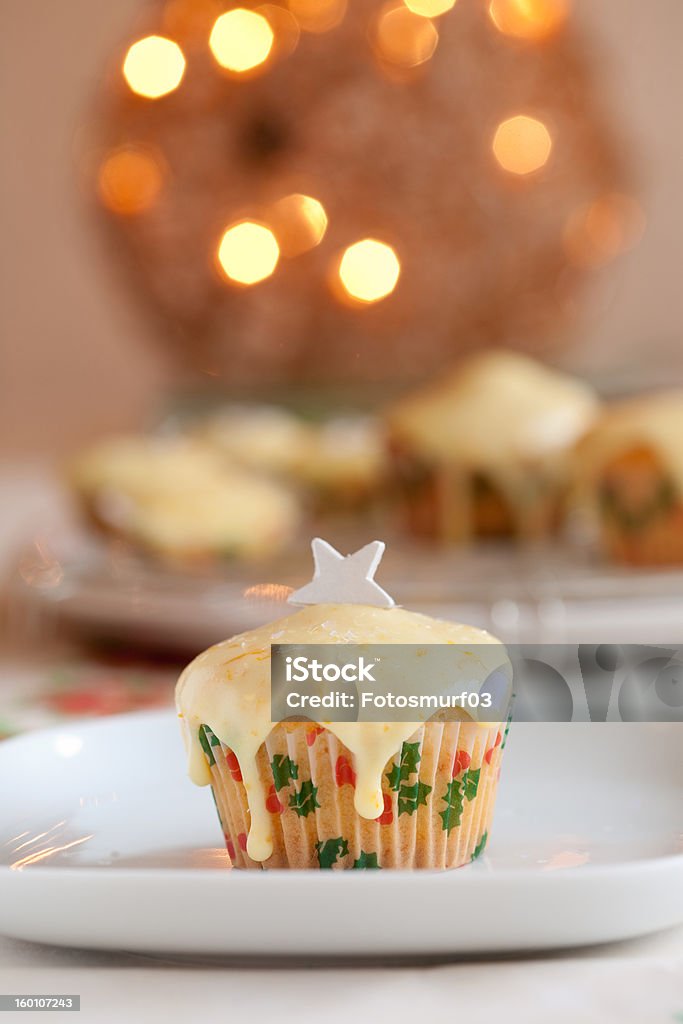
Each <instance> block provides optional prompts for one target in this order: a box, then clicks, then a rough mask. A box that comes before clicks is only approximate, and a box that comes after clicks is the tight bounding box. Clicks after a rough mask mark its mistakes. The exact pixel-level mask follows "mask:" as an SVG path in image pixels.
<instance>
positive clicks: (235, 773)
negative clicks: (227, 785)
mask: <svg viewBox="0 0 683 1024" xmlns="http://www.w3.org/2000/svg"><path fill="white" fill-rule="evenodd" d="M225 763H226V764H227V766H228V771H229V772H230V774H231V775H232V777H233V779H234V780H235V782H241V781H242V772H241V771H240V763H239V761H238V760H237V756H236V755H235V754H233V752H232V750H229V751H228V752H227V754H226V755H225Z"/></svg>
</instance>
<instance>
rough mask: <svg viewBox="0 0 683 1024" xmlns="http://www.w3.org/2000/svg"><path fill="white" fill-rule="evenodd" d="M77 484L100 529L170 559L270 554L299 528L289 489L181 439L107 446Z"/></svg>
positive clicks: (81, 467)
mask: <svg viewBox="0 0 683 1024" xmlns="http://www.w3.org/2000/svg"><path fill="white" fill-rule="evenodd" d="M71 482H72V484H73V486H74V488H75V490H76V492H77V494H78V496H79V497H80V499H81V502H82V503H83V505H84V507H85V509H86V511H87V513H88V515H89V516H90V518H91V520H92V521H94V522H95V523H96V524H97V525H98V526H99V527H100V528H101V529H103V530H105V531H106V532H107V533H109V534H111V535H114V536H116V537H119V538H122V539H124V540H126V541H127V542H128V543H129V544H130V545H131V546H132V547H134V548H136V549H139V550H140V551H142V552H145V553H147V554H151V555H154V556H155V557H157V558H160V559H162V560H164V561H169V562H179V563H183V564H188V563H204V562H207V561H208V562H212V561H216V560H221V559H225V558H245V559H258V558H261V557H265V556H268V555H271V554H273V553H274V552H277V551H280V550H281V549H282V548H283V547H284V546H285V545H286V544H288V543H289V542H290V540H291V538H292V536H293V534H294V532H295V529H296V527H297V525H298V505H297V503H296V501H295V499H294V498H293V497H292V495H291V494H290V493H289V492H288V491H287V490H286V489H285V488H284V487H283V486H282V485H280V484H279V483H276V482H274V481H271V480H265V479H263V478H261V477H259V476H257V475H255V474H253V473H250V472H249V471H247V470H245V469H243V468H241V467H236V466H234V465H231V464H230V463H229V462H228V461H227V460H226V459H225V458H224V457H223V456H221V455H219V454H218V453H217V452H215V451H212V450H211V449H209V448H207V447H206V446H204V445H202V444H200V443H198V442H195V441H188V440H184V439H182V438H166V437H157V438H153V437H147V438H145V437H121V438H114V439H111V440H108V441H103V442H101V443H100V444H97V445H95V446H93V447H92V448H91V449H90V450H88V451H86V452H85V453H84V454H83V455H81V456H80V457H79V458H78V459H76V460H75V462H74V464H73V465H72V467H71Z"/></svg>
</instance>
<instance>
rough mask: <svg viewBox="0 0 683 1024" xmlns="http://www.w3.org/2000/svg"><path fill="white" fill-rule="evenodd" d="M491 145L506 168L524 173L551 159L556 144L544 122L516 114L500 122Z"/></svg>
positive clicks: (529, 172)
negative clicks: (551, 152)
mask: <svg viewBox="0 0 683 1024" xmlns="http://www.w3.org/2000/svg"><path fill="white" fill-rule="evenodd" d="M492 145H493V154H494V156H495V158H496V160H497V161H498V163H499V164H500V166H501V167H502V168H503V169H504V170H506V171H510V173H511V174H519V175H524V174H531V173H532V172H533V171H537V170H539V169H540V168H541V167H543V166H544V164H546V163H547V162H548V158H549V156H550V151H551V149H552V145H553V143H552V139H551V137H550V132H549V131H548V129H547V128H546V126H545V125H544V124H543V122H542V121H538V120H537V119H536V118H535V117H527V115H526V114H517V116H516V117H510V118H508V120H507V121H503V122H502V124H499V125H498V128H497V129H496V134H495V135H494V137H493V144H492Z"/></svg>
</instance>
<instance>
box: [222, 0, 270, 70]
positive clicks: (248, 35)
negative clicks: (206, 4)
mask: <svg viewBox="0 0 683 1024" xmlns="http://www.w3.org/2000/svg"><path fill="white" fill-rule="evenodd" d="M273 39H274V36H273V30H272V28H271V27H270V24H269V23H268V20H267V19H266V18H264V17H263V15H262V14H258V12H257V11H248V10H247V9H246V8H244V7H234V8H233V9H232V10H231V11H226V12H225V14H221V16H220V18H217V19H216V22H215V24H214V26H213V28H212V29H211V35H210V37H209V46H210V47H211V52H212V53H213V55H214V57H215V58H216V61H217V62H218V63H219V64H220V66H221V67H222V68H226V69H227V70H228V71H234V72H235V73H236V74H243V73H244V72H245V71H251V70H252V69H253V68H257V67H259V65H260V64H263V62H264V61H265V60H266V59H267V58H268V54H269V53H270V51H271V48H272V46H273Z"/></svg>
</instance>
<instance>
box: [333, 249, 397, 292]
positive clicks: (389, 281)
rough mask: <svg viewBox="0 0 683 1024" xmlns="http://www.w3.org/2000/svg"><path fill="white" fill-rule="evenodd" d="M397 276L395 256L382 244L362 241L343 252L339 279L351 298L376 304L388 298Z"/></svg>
mask: <svg viewBox="0 0 683 1024" xmlns="http://www.w3.org/2000/svg"><path fill="white" fill-rule="evenodd" d="M400 273H401V264H400V262H399V259H398V256H397V255H396V253H395V251H394V250H393V249H392V247H391V246H390V245H387V244H386V242H379V241H378V240H377V239H376V238H364V239H362V241H360V242H355V243H354V244H353V245H350V246H349V247H348V249H345V251H344V254H343V255H342V258H341V260H340V262H339V280H340V281H341V283H342V285H343V286H344V289H345V291H346V293H347V294H348V295H350V296H351V298H352V299H356V300H357V301H358V302H367V303H370V302H378V301H379V300H380V299H384V298H386V296H387V295H391V293H392V292H393V290H394V288H395V287H396V284H397V282H398V278H399V274H400Z"/></svg>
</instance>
